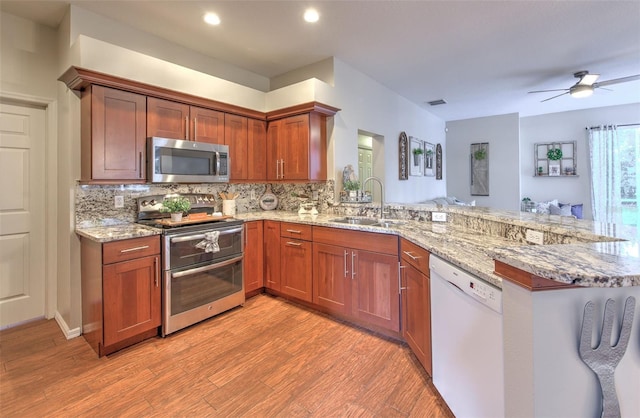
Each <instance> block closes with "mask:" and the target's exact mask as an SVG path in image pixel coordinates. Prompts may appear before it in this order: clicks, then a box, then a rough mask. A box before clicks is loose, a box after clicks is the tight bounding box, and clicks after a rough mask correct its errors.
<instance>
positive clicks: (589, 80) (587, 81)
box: [578, 74, 600, 86]
mask: <svg viewBox="0 0 640 418" xmlns="http://www.w3.org/2000/svg"><path fill="white" fill-rule="evenodd" d="M598 77H600V74H585V75H583V76H582V78H581V79H580V81H578V84H581V85H583V86H591V85H593V83H595V82H596V80H597V79H598Z"/></svg>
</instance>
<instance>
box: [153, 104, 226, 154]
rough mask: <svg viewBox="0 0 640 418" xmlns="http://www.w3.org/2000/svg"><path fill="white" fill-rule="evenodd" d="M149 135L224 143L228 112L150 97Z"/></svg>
mask: <svg viewBox="0 0 640 418" xmlns="http://www.w3.org/2000/svg"><path fill="white" fill-rule="evenodd" d="M147 135H148V136H158V137H161V138H172V139H184V140H189V141H198V142H207V143H210V144H224V113H223V112H218V111H215V110H211V109H205V108H202V107H198V106H189V105H187V104H184V103H179V102H174V101H171V100H163V99H158V98H155V97H149V98H147Z"/></svg>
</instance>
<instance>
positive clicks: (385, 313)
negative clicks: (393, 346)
mask: <svg viewBox="0 0 640 418" xmlns="http://www.w3.org/2000/svg"><path fill="white" fill-rule="evenodd" d="M352 256H353V264H352V268H353V269H355V270H354V271H353V274H354V280H353V295H352V304H353V309H352V313H353V315H354V316H356V317H357V318H360V319H362V320H365V321H367V322H369V323H371V324H374V325H377V326H380V327H384V328H386V329H389V330H392V331H399V330H400V301H399V294H398V291H399V285H398V267H399V266H398V258H397V256H391V255H385V254H379V253H374V252H369V251H363V250H352Z"/></svg>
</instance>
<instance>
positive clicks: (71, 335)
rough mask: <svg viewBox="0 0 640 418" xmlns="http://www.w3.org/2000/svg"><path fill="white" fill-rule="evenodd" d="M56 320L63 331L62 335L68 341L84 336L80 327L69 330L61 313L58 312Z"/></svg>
mask: <svg viewBox="0 0 640 418" xmlns="http://www.w3.org/2000/svg"><path fill="white" fill-rule="evenodd" d="M54 318H55V320H56V322H57V323H58V326H59V327H60V329H61V330H62V333H63V334H64V336H65V337H66V338H67V340H70V339H72V338H76V337H79V336H80V335H81V334H82V330H81V329H80V327H78V328H74V329H69V326H68V325H67V323H66V322H65V320H64V318H62V315H60V312H58V311H56V315H55V317H54Z"/></svg>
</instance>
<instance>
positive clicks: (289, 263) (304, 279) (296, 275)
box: [280, 237, 313, 302]
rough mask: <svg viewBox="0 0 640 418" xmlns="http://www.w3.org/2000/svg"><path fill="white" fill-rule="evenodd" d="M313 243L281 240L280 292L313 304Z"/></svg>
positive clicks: (287, 239)
mask: <svg viewBox="0 0 640 418" xmlns="http://www.w3.org/2000/svg"><path fill="white" fill-rule="evenodd" d="M311 251H312V248H311V242H309V241H301V240H295V239H291V238H282V237H281V238H280V267H281V268H280V280H281V281H280V291H281V292H282V293H284V294H286V295H289V296H293V297H295V298H298V299H300V300H304V301H307V302H311V301H312V300H313V289H312V287H311V286H312V280H313V276H312V265H311V260H312V254H311Z"/></svg>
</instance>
